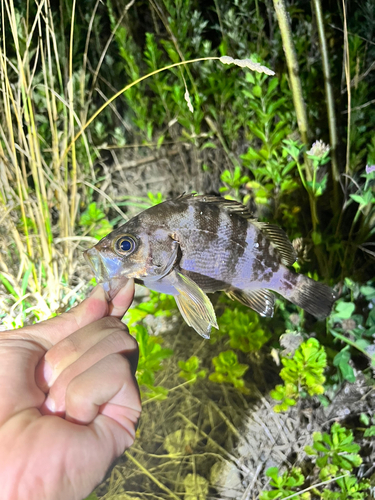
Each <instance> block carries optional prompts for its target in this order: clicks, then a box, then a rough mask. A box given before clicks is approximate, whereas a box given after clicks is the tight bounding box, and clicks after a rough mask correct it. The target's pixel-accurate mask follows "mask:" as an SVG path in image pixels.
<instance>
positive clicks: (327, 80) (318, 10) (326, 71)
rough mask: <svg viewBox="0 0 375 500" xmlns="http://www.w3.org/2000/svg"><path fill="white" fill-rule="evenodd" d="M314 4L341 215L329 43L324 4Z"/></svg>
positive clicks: (335, 192) (336, 198) (316, 1)
mask: <svg viewBox="0 0 375 500" xmlns="http://www.w3.org/2000/svg"><path fill="white" fill-rule="evenodd" d="M313 4H314V8H315V14H316V24H317V28H318V34H319V42H320V52H321V56H322V65H323V75H324V87H325V93H326V101H327V114H328V127H329V142H330V145H331V168H332V180H333V198H334V199H333V201H334V207H335V212H336V213H339V189H338V187H339V180H340V174H339V169H338V163H337V146H338V138H337V128H336V113H335V105H334V98H333V89H332V82H331V72H330V67H329V59H328V50H327V41H326V35H325V30H324V20H323V13H322V4H321V1H320V0H313Z"/></svg>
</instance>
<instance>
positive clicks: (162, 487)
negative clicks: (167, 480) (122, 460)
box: [125, 451, 181, 500]
mask: <svg viewBox="0 0 375 500" xmlns="http://www.w3.org/2000/svg"><path fill="white" fill-rule="evenodd" d="M125 456H126V457H127V458H129V459H130V460H131V461H132V462H133V463H134V464H135V465H136V466H137V467H138V469H140V470H141V471H142V472H143V474H145V475H146V476H147V477H149V478H150V479H151V481H153V482H154V483H155V484H156V485H157V486H159V488H160V489H161V490H163V491H165V492H166V493H168V495H170V496H171V497H172V498H174V499H175V500H181V499H180V497H178V496H177V495H175V494H174V493H173V491H171V490H170V489H169V488H167V486H164V484H163V483H161V482H160V481H159V480H158V479H156V477H155V476H154V475H153V474H151V473H150V472H149V471H148V470H147V469H145V468H144V467H143V465H142V464H140V463H139V462H138V460H136V459H135V458H134V457H133V456H132V455H131V454H130V453H129V452H128V451H126V452H125Z"/></svg>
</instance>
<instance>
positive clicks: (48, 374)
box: [43, 360, 53, 387]
mask: <svg viewBox="0 0 375 500" xmlns="http://www.w3.org/2000/svg"><path fill="white" fill-rule="evenodd" d="M43 377H44V380H45V381H46V382H47V385H48V387H51V385H52V378H53V368H52V366H51V365H50V364H49V363H48V361H46V360H44V366H43Z"/></svg>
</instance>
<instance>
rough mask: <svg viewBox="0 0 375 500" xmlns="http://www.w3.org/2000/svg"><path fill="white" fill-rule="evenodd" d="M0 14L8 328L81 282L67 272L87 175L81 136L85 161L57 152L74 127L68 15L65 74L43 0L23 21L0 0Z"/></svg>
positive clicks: (65, 297) (46, 309) (63, 299)
mask: <svg viewBox="0 0 375 500" xmlns="http://www.w3.org/2000/svg"><path fill="white" fill-rule="evenodd" d="M74 8H75V5H73V11H74ZM1 19H2V26H1V29H2V33H3V37H2V43H1V46H0V64H1V66H0V77H1V97H0V134H1V141H0V177H1V190H0V197H1V200H0V203H1V214H2V216H1V218H2V226H3V229H2V240H3V243H5V244H3V249H2V252H1V254H0V271H1V276H2V282H3V284H4V285H5V286H6V288H7V291H8V292H9V294H10V296H11V297H12V300H6V299H4V298H3V299H2V300H3V304H2V308H3V309H5V311H8V312H10V311H11V312H12V313H13V314H12V315H10V316H8V323H7V322H5V326H6V327H10V326H18V325H19V324H21V323H22V322H23V321H24V319H25V317H26V315H27V314H31V315H32V316H34V318H36V319H43V318H45V317H48V316H50V315H51V314H52V313H53V312H54V311H56V310H58V309H59V307H61V306H62V305H66V303H67V301H69V300H70V301H71V300H74V297H75V296H76V293H77V292H78V290H79V289H80V288H81V287H82V286H83V285H84V282H83V281H80V280H79V279H78V282H77V280H76V282H73V281H72V280H70V282H69V276H72V274H73V273H74V271H75V268H76V265H77V258H76V257H77V255H76V250H77V237H76V236H74V228H75V225H76V222H77V207H78V205H79V202H80V200H81V199H82V198H83V197H85V191H84V190H83V189H82V187H79V185H78V178H79V177H80V176H85V175H87V173H88V172H89V169H88V167H89V166H90V164H91V152H90V149H89V146H88V141H87V139H86V137H85V135H84V134H83V136H82V145H83V147H82V151H85V152H86V158H85V160H86V162H82V163H81V164H80V165H79V166H78V160H77V155H76V148H75V144H74V145H73V147H72V150H71V153H70V155H69V156H66V155H65V156H64V151H65V149H66V146H67V144H69V143H70V142H71V141H72V139H73V138H74V133H75V132H74V131H75V129H76V128H81V127H82V123H81V122H80V120H79V118H78V116H77V114H76V113H75V102H74V101H75V98H74V84H75V80H76V75H74V74H73V66H72V58H73V43H74V39H73V28H74V16H72V25H71V37H70V42H71V43H70V50H69V61H68V66H69V72H68V79H66V77H65V76H64V75H65V71H64V70H63V69H62V66H63V65H65V64H66V61H61V55H60V51H59V49H58V44H59V40H58V35H57V32H56V29H55V26H54V19H53V16H52V12H51V9H50V5H49V2H47V1H42V2H40V3H39V4H38V8H37V11H36V14H35V16H33V17H32V18H30V19H28V18H22V17H20V15H19V13H18V12H17V11H16V9H15V6H14V2H13V0H1ZM7 37H8V38H7ZM6 38H7V43H6ZM84 56H85V55H84ZM82 79H83V81H84V77H83V78H82ZM78 172H79V173H78ZM82 186H83V187H84V188H85V186H84V185H82ZM9 233H10V234H11V237H10V238H8V237H7V236H8V234H9ZM27 271H28V272H27ZM73 285H74V286H73ZM13 300H16V303H13V304H12V301H13ZM12 317H13V318H14V319H11V318H12Z"/></svg>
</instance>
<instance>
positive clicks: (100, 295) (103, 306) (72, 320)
mask: <svg viewBox="0 0 375 500" xmlns="http://www.w3.org/2000/svg"><path fill="white" fill-rule="evenodd" d="M133 296H134V281H133V280H129V281H128V282H127V283H126V285H125V286H124V287H123V288H122V289H121V290H120V291H119V292H118V294H117V295H116V296H115V297H114V298H113V299H112V301H111V302H107V300H106V298H105V293H104V290H103V288H102V286H100V285H97V286H96V287H95V288H94V290H93V292H92V293H91V295H90V296H89V297H87V298H86V299H85V300H83V301H82V302H81V303H80V304H78V306H76V307H74V308H73V309H71V310H70V311H68V312H64V313H62V314H60V315H59V316H56V317H55V318H51V319H48V320H46V321H42V322H41V323H37V324H35V325H31V326H27V327H24V328H20V329H18V330H10V331H7V332H4V334H3V335H4V336H5V335H6V338H8V339H24V340H33V341H34V342H36V343H38V344H39V345H41V346H42V347H43V348H44V349H46V350H48V349H50V348H51V347H52V346H53V345H55V344H57V343H58V342H60V340H62V339H64V338H65V337H67V336H68V335H71V334H72V333H74V332H76V331H77V330H80V329H81V328H83V327H84V326H87V325H89V324H90V323H93V322H94V321H97V320H98V319H101V318H104V317H105V316H116V317H118V318H121V317H122V316H123V315H124V314H125V312H126V311H127V309H128V308H129V306H130V304H131V303H132V300H133Z"/></svg>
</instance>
